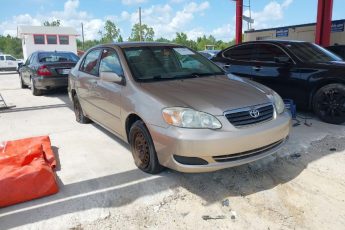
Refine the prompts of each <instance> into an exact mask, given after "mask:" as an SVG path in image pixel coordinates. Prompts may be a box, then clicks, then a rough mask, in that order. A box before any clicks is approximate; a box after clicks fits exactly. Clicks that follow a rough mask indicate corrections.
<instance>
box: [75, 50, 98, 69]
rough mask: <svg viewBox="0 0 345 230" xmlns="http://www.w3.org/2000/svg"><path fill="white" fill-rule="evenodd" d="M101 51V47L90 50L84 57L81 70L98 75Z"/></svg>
mask: <svg viewBox="0 0 345 230" xmlns="http://www.w3.org/2000/svg"><path fill="white" fill-rule="evenodd" d="M100 53H101V50H100V49H96V50H92V51H90V52H89V53H88V54H87V55H86V57H85V58H84V61H83V63H82V66H81V68H80V70H81V71H83V72H86V73H89V74H92V75H98V57H99V54H100Z"/></svg>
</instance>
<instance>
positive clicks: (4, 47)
mask: <svg viewBox="0 0 345 230" xmlns="http://www.w3.org/2000/svg"><path fill="white" fill-rule="evenodd" d="M0 51H1V52H3V53H5V54H10V55H12V56H14V57H16V58H22V57H23V51H22V42H21V40H20V39H19V38H16V37H11V36H10V35H7V36H1V35H0Z"/></svg>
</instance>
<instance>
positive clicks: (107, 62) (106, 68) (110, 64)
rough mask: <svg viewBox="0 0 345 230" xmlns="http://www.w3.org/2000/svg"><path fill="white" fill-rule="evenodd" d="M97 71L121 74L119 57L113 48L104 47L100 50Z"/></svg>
mask: <svg viewBox="0 0 345 230" xmlns="http://www.w3.org/2000/svg"><path fill="white" fill-rule="evenodd" d="M99 72H113V73H116V74H117V75H119V76H123V70H122V67H121V64H120V60H119V57H118V56H117V53H116V51H115V50H113V49H105V50H103V52H102V57H101V62H100V65H99Z"/></svg>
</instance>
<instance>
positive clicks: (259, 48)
mask: <svg viewBox="0 0 345 230" xmlns="http://www.w3.org/2000/svg"><path fill="white" fill-rule="evenodd" d="M212 60H213V61H214V62H216V63H217V64H218V65H220V66H221V67H223V68H224V69H225V70H226V71H227V72H228V73H232V74H235V75H238V76H241V77H246V78H249V79H252V80H254V81H257V82H259V83H262V84H264V85H266V86H268V87H270V88H271V89H273V90H275V91H276V92H278V93H279V94H280V95H281V96H282V97H283V98H284V99H292V100H294V101H295V103H296V104H297V108H299V109H303V110H314V112H315V113H316V114H317V115H318V116H319V117H320V119H321V120H323V121H325V122H329V123H333V124H340V123H343V122H345V62H343V61H342V59H341V58H339V57H338V56H336V55H334V54H333V53H331V52H329V51H327V50H326V49H324V48H322V47H320V46H318V45H316V44H313V43H308V42H298V41H256V42H246V43H242V44H239V45H235V46H232V47H229V48H227V49H225V50H222V51H221V52H220V53H218V54H217V55H216V56H215V57H214V58H212Z"/></svg>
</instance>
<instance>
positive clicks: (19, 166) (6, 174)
mask: <svg viewBox="0 0 345 230" xmlns="http://www.w3.org/2000/svg"><path fill="white" fill-rule="evenodd" d="M55 167H56V160H55V157H54V153H53V151H52V149H51V145H50V139H49V137H48V136H43V137H33V138H26V139H21V140H15V141H7V142H3V143H1V142H0V207H5V206H8V205H12V204H16V203H19V202H23V201H28V200H32V199H35V198H39V197H42V196H48V195H52V194H54V193H57V192H58V185H57V183H56V178H55V174H54V172H53V169H54V168H55Z"/></svg>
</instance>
